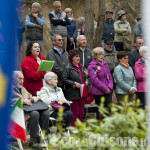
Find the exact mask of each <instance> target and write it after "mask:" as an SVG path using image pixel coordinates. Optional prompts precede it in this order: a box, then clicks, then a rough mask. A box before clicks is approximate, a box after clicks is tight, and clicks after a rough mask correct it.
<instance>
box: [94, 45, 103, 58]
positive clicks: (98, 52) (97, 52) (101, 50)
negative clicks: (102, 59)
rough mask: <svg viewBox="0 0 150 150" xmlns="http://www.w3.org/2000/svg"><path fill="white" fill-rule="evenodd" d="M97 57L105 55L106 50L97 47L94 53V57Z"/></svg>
mask: <svg viewBox="0 0 150 150" xmlns="http://www.w3.org/2000/svg"><path fill="white" fill-rule="evenodd" d="M97 55H105V52H104V49H103V48H102V47H96V48H94V49H93V51H92V56H93V58H94V59H96V57H97Z"/></svg>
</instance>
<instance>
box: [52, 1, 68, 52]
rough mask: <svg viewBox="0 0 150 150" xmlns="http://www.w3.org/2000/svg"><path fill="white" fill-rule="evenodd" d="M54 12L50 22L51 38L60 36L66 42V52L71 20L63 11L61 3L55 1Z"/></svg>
mask: <svg viewBox="0 0 150 150" xmlns="http://www.w3.org/2000/svg"><path fill="white" fill-rule="evenodd" d="M53 6H54V11H52V12H50V14H49V20H50V25H51V36H53V35H54V34H59V35H61V36H62V37H63V40H64V49H65V50H66V46H67V45H66V44H67V27H66V26H67V25H69V24H70V22H69V19H68V17H67V15H66V13H65V12H63V11H62V10H61V2H60V1H55V2H54V3H53Z"/></svg>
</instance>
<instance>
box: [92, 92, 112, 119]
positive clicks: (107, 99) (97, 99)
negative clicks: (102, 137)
mask: <svg viewBox="0 0 150 150" xmlns="http://www.w3.org/2000/svg"><path fill="white" fill-rule="evenodd" d="M93 96H94V98H95V103H96V104H97V105H100V104H101V98H102V97H104V98H105V102H104V107H106V108H108V109H109V111H110V107H109V104H110V103H111V102H112V93H111V94H107V95H93ZM96 119H98V120H99V119H100V114H99V111H98V109H97V112H96Z"/></svg>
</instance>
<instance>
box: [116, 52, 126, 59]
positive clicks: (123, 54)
mask: <svg viewBox="0 0 150 150" xmlns="http://www.w3.org/2000/svg"><path fill="white" fill-rule="evenodd" d="M125 56H128V53H127V52H125V51H121V52H119V53H118V54H117V59H118V61H119V59H121V58H123V57H125Z"/></svg>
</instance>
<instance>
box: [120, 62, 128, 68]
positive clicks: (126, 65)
mask: <svg viewBox="0 0 150 150" xmlns="http://www.w3.org/2000/svg"><path fill="white" fill-rule="evenodd" d="M120 64H121V65H124V66H125V67H126V68H129V64H128V63H127V64H125V63H123V62H120Z"/></svg>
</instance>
